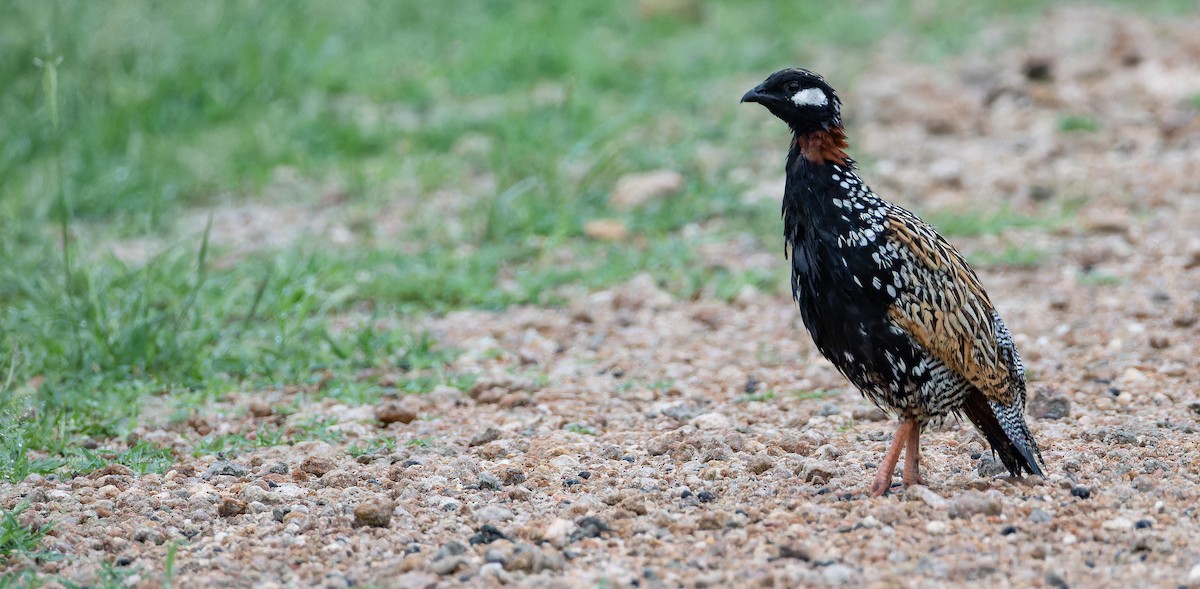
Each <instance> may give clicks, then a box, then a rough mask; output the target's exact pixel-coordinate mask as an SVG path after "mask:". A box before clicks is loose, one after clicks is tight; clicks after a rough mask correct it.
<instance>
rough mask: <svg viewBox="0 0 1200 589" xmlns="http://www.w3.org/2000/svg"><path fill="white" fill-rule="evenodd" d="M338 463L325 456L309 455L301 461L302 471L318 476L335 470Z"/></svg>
mask: <svg viewBox="0 0 1200 589" xmlns="http://www.w3.org/2000/svg"><path fill="white" fill-rule="evenodd" d="M336 467H337V464H336V463H334V461H333V460H331V459H329V458H326V457H324V456H309V457H308V458H305V459H304V462H301V463H300V471H301V472H307V473H309V474H313V475H316V476H324V475H325V473H327V472H329V471H331V470H333V469H334V468H336Z"/></svg>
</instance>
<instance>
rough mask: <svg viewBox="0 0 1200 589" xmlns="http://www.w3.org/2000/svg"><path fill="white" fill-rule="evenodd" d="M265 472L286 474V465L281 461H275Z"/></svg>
mask: <svg viewBox="0 0 1200 589" xmlns="http://www.w3.org/2000/svg"><path fill="white" fill-rule="evenodd" d="M267 472H268V473H270V474H287V473H288V465H287V464H286V463H283V462H276V463H275V464H272V465H271V467H270V468H268V469H267Z"/></svg>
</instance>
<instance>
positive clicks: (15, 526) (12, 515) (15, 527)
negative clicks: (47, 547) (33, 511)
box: [0, 503, 61, 568]
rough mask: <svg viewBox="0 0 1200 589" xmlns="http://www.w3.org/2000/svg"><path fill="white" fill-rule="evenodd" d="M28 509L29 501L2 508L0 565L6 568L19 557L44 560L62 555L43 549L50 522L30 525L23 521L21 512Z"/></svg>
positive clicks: (0, 510) (0, 518)
mask: <svg viewBox="0 0 1200 589" xmlns="http://www.w3.org/2000/svg"><path fill="white" fill-rule="evenodd" d="M26 509H29V504H28V503H21V504H18V505H17V506H16V507H14V508H12V509H11V510H10V509H0V565H3V566H4V567H6V568H7V567H8V566H10V565H13V564H14V561H15V560H16V559H18V558H23V559H43V560H44V559H48V558H57V557H60V556H61V555H57V554H54V553H50V552H45V551H43V550H42V539H43V538H45V536H46V534H48V533H49V532H50V530H51V525H50V524H43V525H40V526H29V525H24V524H22V523H21V521H20V516H21V513H23V512H24V511H25V510H26Z"/></svg>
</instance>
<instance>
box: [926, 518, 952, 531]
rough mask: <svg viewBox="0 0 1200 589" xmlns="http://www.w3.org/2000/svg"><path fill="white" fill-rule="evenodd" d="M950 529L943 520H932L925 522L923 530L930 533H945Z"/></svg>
mask: <svg viewBox="0 0 1200 589" xmlns="http://www.w3.org/2000/svg"><path fill="white" fill-rule="evenodd" d="M949 529H950V525H949V524H947V523H946V522H944V521H939V520H933V521H931V522H927V523H926V524H925V531H926V532H929V533H930V534H945V533H946V531H947V530H949Z"/></svg>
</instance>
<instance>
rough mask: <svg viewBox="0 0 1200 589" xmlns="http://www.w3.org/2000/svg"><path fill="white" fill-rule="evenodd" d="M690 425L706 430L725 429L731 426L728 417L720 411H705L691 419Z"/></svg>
mask: <svg viewBox="0 0 1200 589" xmlns="http://www.w3.org/2000/svg"><path fill="white" fill-rule="evenodd" d="M692 425H694V426H696V427H697V428H699V429H702V430H706V431H715V430H725V429H729V428H731V427H733V425H732V422H730V421H729V418H728V417H726V416H725V415H724V414H722V413H705V414H703V415H697V416H696V417H695V418H694V419H692Z"/></svg>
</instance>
